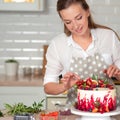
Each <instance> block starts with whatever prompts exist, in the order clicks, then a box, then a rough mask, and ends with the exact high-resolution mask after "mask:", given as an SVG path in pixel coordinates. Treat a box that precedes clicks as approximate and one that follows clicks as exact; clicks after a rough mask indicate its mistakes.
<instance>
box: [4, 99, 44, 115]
mask: <svg viewBox="0 0 120 120" xmlns="http://www.w3.org/2000/svg"><path fill="white" fill-rule="evenodd" d="M44 100H45V99H43V100H41V101H40V102H38V103H36V102H34V103H33V104H32V105H31V106H26V105H24V104H23V103H17V104H14V105H10V104H5V108H6V110H7V114H9V115H16V114H24V113H38V112H41V110H42V107H43V102H44Z"/></svg>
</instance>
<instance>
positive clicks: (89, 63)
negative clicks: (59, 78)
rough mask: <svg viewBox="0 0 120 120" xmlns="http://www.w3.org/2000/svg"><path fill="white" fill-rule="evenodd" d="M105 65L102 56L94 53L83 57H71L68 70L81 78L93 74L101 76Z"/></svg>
mask: <svg viewBox="0 0 120 120" xmlns="http://www.w3.org/2000/svg"><path fill="white" fill-rule="evenodd" d="M107 66H108V65H107V64H106V63H105V61H104V59H103V57H102V56H101V55H100V54H98V53H95V55H94V56H88V57H86V58H85V59H83V58H80V57H77V58H75V57H72V60H71V63H70V71H71V72H74V73H76V74H78V75H79V76H80V78H81V79H86V78H88V77H92V75H93V74H94V75H98V76H99V77H100V78H102V77H104V76H105V74H104V73H103V70H104V69H106V68H107Z"/></svg>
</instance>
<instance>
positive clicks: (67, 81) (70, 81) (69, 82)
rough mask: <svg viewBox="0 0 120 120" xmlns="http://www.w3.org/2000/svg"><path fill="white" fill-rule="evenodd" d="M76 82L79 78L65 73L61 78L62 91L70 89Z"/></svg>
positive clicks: (73, 74)
mask: <svg viewBox="0 0 120 120" xmlns="http://www.w3.org/2000/svg"><path fill="white" fill-rule="evenodd" d="M78 80H80V77H79V76H78V75H77V74H75V73H71V72H68V73H66V74H65V75H64V76H63V78H61V83H62V84H63V85H64V89H65V90H68V89H69V88H71V87H72V86H73V85H74V84H75V83H76V82H77V81H78Z"/></svg>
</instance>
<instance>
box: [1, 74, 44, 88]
mask: <svg viewBox="0 0 120 120" xmlns="http://www.w3.org/2000/svg"><path fill="white" fill-rule="evenodd" d="M42 85H43V76H42V75H41V76H23V75H18V76H5V75H0V86H42Z"/></svg>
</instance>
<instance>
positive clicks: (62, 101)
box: [46, 97, 66, 110]
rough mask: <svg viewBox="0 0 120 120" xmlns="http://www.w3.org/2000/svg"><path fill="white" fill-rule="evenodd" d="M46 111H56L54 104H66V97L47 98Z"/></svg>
mask: <svg viewBox="0 0 120 120" xmlns="http://www.w3.org/2000/svg"><path fill="white" fill-rule="evenodd" d="M46 104H47V109H48V110H50V109H56V107H55V105H56V104H66V97H48V98H47V103H46Z"/></svg>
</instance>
